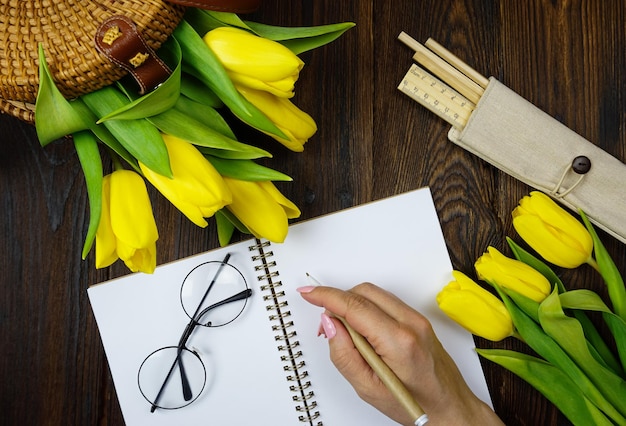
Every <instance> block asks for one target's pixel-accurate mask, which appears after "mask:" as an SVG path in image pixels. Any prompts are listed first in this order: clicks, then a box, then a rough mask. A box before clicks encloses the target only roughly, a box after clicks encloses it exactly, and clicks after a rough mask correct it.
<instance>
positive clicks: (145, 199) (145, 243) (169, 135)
mask: <svg viewBox="0 0 626 426" xmlns="http://www.w3.org/2000/svg"><path fill="white" fill-rule="evenodd" d="M353 25H354V24H352V23H339V24H331V25H323V26H317V27H290V28H286V27H276V26H269V25H264V24H260V23H256V22H249V21H243V20H241V19H240V18H239V17H238V16H237V15H236V14H232V13H224V12H212V11H205V10H201V9H196V8H188V10H187V12H186V14H185V17H184V19H183V21H182V22H181V23H180V24H179V25H178V27H177V28H176V30H175V31H174V33H173V35H172V37H170V39H169V40H168V41H167V42H166V43H165V44H164V45H163V46H162V47H161V48H160V49H159V55H160V56H161V58H162V59H163V60H164V61H165V62H166V63H167V64H168V65H169V66H170V68H171V69H172V70H173V72H172V74H171V75H170V77H169V78H168V79H167V80H166V81H165V82H164V83H163V84H161V85H160V86H159V87H158V88H156V89H155V90H153V91H152V92H150V93H148V94H146V95H143V96H141V97H139V96H138V95H136V93H135V90H133V87H132V86H131V85H129V84H128V82H125V81H120V82H118V83H116V84H114V85H111V86H107V87H104V88H102V89H100V90H97V91H95V92H92V93H89V94H86V95H83V96H80V97H79V98H77V99H73V100H66V99H65V98H64V97H63V96H62V94H61V93H60V92H59V90H58V89H57V87H56V86H55V84H54V81H53V78H52V76H51V73H50V70H49V69H48V66H47V64H46V59H45V52H44V50H43V48H42V47H41V46H40V47H39V57H40V85H39V93H38V96H37V103H36V117H35V127H36V130H37V135H38V138H39V140H40V143H41V144H42V146H45V145H46V144H48V143H50V142H52V141H54V140H56V139H58V138H60V137H62V136H65V135H72V136H73V138H72V139H73V142H74V146H75V149H76V152H77V154H78V158H79V160H80V164H81V167H82V169H83V172H84V175H85V179H86V183H87V192H88V197H89V205H90V222H89V227H88V230H87V235H86V238H85V244H84V247H83V252H82V257H83V259H84V258H85V257H86V256H87V254H88V252H89V251H90V250H91V247H92V245H93V243H94V241H95V246H96V267H97V268H102V267H106V266H109V265H111V264H112V263H113V262H115V261H116V260H117V259H122V260H123V261H124V263H125V264H126V265H127V266H128V268H129V269H131V270H132V271H142V272H147V273H150V272H152V271H154V269H155V267H156V241H157V239H158V230H157V227H156V223H155V219H154V216H153V213H152V207H151V203H150V198H149V196H148V191H147V187H146V180H147V181H148V182H149V183H150V184H152V185H153V186H154V187H155V188H156V189H157V190H158V191H159V192H160V193H161V194H162V195H163V196H165V197H166V198H167V199H168V200H169V201H170V202H171V203H172V204H173V205H174V206H175V207H177V208H178V209H179V210H180V211H181V212H182V213H183V214H184V215H185V216H187V217H188V218H189V219H190V220H191V221H192V222H193V223H195V224H196V225H198V226H201V227H205V226H207V224H208V223H207V221H206V218H209V217H215V219H216V223H217V230H218V236H219V240H220V243H221V244H222V245H225V244H227V243H228V242H229V241H230V239H231V238H232V234H233V232H234V230H235V229H238V230H239V231H241V232H244V233H250V234H252V235H254V236H255V237H258V238H261V237H263V238H267V239H269V240H271V241H275V242H282V241H283V240H284V238H285V236H286V234H287V225H288V219H291V218H295V217H298V216H299V215H300V211H299V210H298V207H297V206H296V205H295V204H294V203H292V202H291V201H290V200H288V199H287V198H286V197H284V196H283V195H282V194H281V193H280V192H279V190H278V189H277V188H276V186H275V185H274V183H273V182H275V181H289V180H291V178H290V177H289V176H286V175H284V174H283V173H281V172H279V171H277V170H273V169H271V168H269V167H266V166H263V165H261V164H259V163H257V161H256V160H258V159H261V158H264V157H265V158H267V157H271V154H270V153H269V152H268V151H266V150H264V149H261V148H259V147H257V146H255V145H252V144H246V143H242V142H240V141H238V140H237V138H236V136H235V134H234V132H233V131H232V129H231V127H230V125H229V123H228V121H227V120H226V119H225V118H224V117H225V116H226V114H223V111H225V110H228V111H230V113H231V114H232V116H235V117H236V118H238V119H239V120H241V121H242V122H243V123H245V124H246V125H248V126H251V127H253V128H254V129H257V130H258V131H260V132H262V133H265V134H267V135H270V136H271V137H273V138H274V139H276V140H277V141H279V142H280V143H282V144H283V145H285V146H286V147H287V148H289V149H290V150H292V151H302V150H303V145H304V143H305V142H306V141H307V140H308V139H309V138H310V137H311V136H312V135H313V134H314V133H315V132H316V130H317V127H316V123H315V121H314V120H313V119H312V118H311V117H310V116H309V115H308V114H307V113H305V112H304V111H302V110H300V109H299V108H298V107H297V106H295V105H294V104H293V103H292V102H291V100H290V99H291V98H292V97H293V96H294V84H295V83H296V80H297V79H298V77H299V73H300V71H301V69H302V67H303V65H304V63H303V61H302V60H301V59H300V58H299V57H298V55H299V54H301V53H303V52H305V51H308V50H311V49H314V48H317V47H319V46H322V45H325V44H327V43H330V42H331V41H333V40H335V39H336V38H338V37H339V36H340V35H341V34H342V33H343V32H345V31H346V30H347V29H349V28H350V27H352V26H353ZM230 116H231V115H229V117H230ZM101 151H103V152H106V154H108V155H107V156H108V157H109V158H110V159H111V164H112V169H113V171H112V172H111V173H110V174H107V175H106V176H103V174H104V173H103V171H104V170H105V169H106V167H104V166H103V161H102V157H101Z"/></svg>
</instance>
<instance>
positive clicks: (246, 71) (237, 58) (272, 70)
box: [204, 27, 304, 98]
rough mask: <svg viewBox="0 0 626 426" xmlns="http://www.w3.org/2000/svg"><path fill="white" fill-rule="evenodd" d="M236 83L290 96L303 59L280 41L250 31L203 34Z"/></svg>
mask: <svg viewBox="0 0 626 426" xmlns="http://www.w3.org/2000/svg"><path fill="white" fill-rule="evenodd" d="M204 42H205V43H206V44H207V46H209V48H210V49H211V50H212V51H213V53H215V55H216V56H217V58H218V59H219V61H220V62H221V63H222V65H223V66H224V68H225V69H226V72H227V73H228V76H229V77H230V78H231V80H232V81H233V82H234V83H235V84H237V85H243V86H247V87H251V88H253V89H256V90H264V91H267V92H269V93H272V94H273V95H276V96H279V97H283V98H290V97H292V96H293V94H294V92H293V91H294V84H295V82H296V81H297V80H298V77H299V75H300V70H301V69H302V67H303V66H304V62H302V60H301V59H300V58H298V56H296V55H295V54H294V53H293V52H292V51H291V50H289V49H288V48H286V47H285V46H283V45H282V44H280V43H277V42H275V41H273V40H269V39H266V38H264V37H259V36H256V35H254V34H252V33H250V32H248V31H245V30H242V29H239V28H232V27H219V28H216V29H214V30H211V31H209V32H208V33H207V34H206V35H205V36H204Z"/></svg>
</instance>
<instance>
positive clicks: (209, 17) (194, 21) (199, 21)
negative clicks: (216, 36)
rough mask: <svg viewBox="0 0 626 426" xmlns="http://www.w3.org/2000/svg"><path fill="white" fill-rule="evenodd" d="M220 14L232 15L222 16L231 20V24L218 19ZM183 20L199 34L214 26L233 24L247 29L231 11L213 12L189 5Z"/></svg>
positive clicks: (212, 28)
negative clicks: (231, 16) (232, 16)
mask: <svg viewBox="0 0 626 426" xmlns="http://www.w3.org/2000/svg"><path fill="white" fill-rule="evenodd" d="M221 15H234V18H230V17H228V16H224V17H223V18H224V19H226V20H228V21H230V22H232V24H229V23H226V22H224V21H223V20H221V19H220V16H221ZM185 21H187V22H188V23H189V25H191V26H192V27H193V29H194V30H196V32H197V33H198V34H200V35H204V34H206V33H208V32H209V31H211V30H214V29H215V28H219V27H224V26H234V27H239V28H245V29H249V28H247V27H246V26H245V24H244V23H243V21H242V20H241V19H239V17H238V16H237V15H235V14H232V13H226V12H213V11H210V10H204V9H199V8H195V7H190V8H188V9H187V11H186V12H185Z"/></svg>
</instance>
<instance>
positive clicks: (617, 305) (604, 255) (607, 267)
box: [579, 210, 626, 321]
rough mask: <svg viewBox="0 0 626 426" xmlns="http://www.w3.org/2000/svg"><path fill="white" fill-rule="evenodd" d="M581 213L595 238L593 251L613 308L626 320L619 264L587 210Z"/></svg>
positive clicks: (624, 294) (623, 288)
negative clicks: (605, 244)
mask: <svg viewBox="0 0 626 426" xmlns="http://www.w3.org/2000/svg"><path fill="white" fill-rule="evenodd" d="M579 213H580V216H581V217H582V219H583V222H584V223H585V226H586V227H587V230H588V231H589V234H591V238H592V239H593V251H594V253H595V257H596V262H597V264H598V269H599V271H600V275H602V279H604V282H605V283H606V287H607V290H608V292H609V299H611V303H612V304H613V310H614V312H615V313H616V314H617V315H619V316H620V317H621V318H622V319H623V320H625V321H626V287H625V286H624V279H623V278H622V276H621V275H620V273H619V270H618V269H617V266H615V263H614V262H613V259H611V255H609V252H608V251H607V250H606V248H605V247H604V244H602V241H601V240H600V238H599V237H598V233H597V232H596V230H595V229H594V227H593V225H592V224H591V222H590V221H589V218H588V217H587V215H586V214H585V212H583V211H582V210H579Z"/></svg>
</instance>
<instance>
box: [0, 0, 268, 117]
mask: <svg viewBox="0 0 626 426" xmlns="http://www.w3.org/2000/svg"><path fill="white" fill-rule="evenodd" d="M176 3H179V4H176ZM258 3H259V0H229V1H228V0H210V1H206V0H205V1H200V0H197V1H176V2H174V1H164V0H95V1H82V0H0V112H3V113H6V114H10V115H12V116H15V117H17V118H19V119H21V120H24V121H27V122H30V123H32V122H34V109H35V107H34V103H35V100H36V98H37V90H38V86H39V59H38V45H39V43H41V44H42V45H43V48H44V51H45V54H46V61H47V62H48V65H49V67H50V70H51V72H52V75H53V78H54V80H55V82H56V84H57V86H58V87H59V89H60V90H61V93H63V95H64V96H65V97H66V98H68V99H70V98H73V97H76V96H79V95H81V94H84V93H89V92H92V91H94V90H97V89H100V88H102V87H104V86H107V85H109V84H112V83H114V82H115V81H117V80H119V79H120V78H122V77H123V76H124V75H125V74H126V72H125V71H124V70H123V69H122V68H120V67H118V66H117V65H115V64H114V63H113V62H111V61H110V60H109V59H107V58H106V57H105V56H103V55H102V54H101V53H100V52H98V50H97V49H96V46H95V43H94V37H95V34H96V31H97V29H98V27H99V25H100V24H101V23H102V22H104V21H105V20H106V19H108V18H110V17H111V16H115V15H123V16H125V17H126V18H128V19H130V20H131V21H133V22H134V24H135V25H136V27H137V30H138V31H139V33H141V35H142V37H143V38H144V40H145V42H146V44H147V45H148V46H149V47H150V48H151V49H153V50H157V49H158V48H159V46H160V45H161V44H162V43H163V42H165V40H167V38H168V37H169V36H170V35H171V33H172V32H173V31H174V29H175V28H176V26H177V25H178V23H179V22H180V20H181V19H182V17H183V14H184V11H185V6H198V7H205V8H207V9H214V10H223V11H233V12H249V11H251V10H253V9H254V8H255V7H256V6H258Z"/></svg>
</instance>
